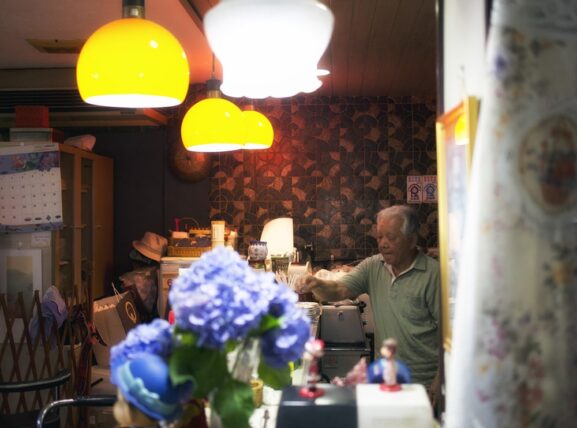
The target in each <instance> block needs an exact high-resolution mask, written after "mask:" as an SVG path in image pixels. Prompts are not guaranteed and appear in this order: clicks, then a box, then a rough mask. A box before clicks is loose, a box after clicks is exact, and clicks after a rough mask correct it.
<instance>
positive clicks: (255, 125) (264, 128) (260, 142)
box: [242, 105, 274, 150]
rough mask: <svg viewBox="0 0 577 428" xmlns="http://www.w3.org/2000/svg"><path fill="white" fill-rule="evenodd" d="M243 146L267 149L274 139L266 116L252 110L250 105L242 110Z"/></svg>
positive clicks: (251, 148)
mask: <svg viewBox="0 0 577 428" xmlns="http://www.w3.org/2000/svg"><path fill="white" fill-rule="evenodd" d="M242 118H243V128H244V148H245V149H249V150H260V149H268V148H270V146H272V143H273V140H274V130H273V127H272V125H271V123H270V121H269V120H268V118H267V117H266V116H265V115H264V114H262V113H259V112H258V111H255V110H254V107H253V106H252V105H249V106H248V107H246V109H245V110H244V111H243V112H242Z"/></svg>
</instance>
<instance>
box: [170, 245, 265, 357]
mask: <svg viewBox="0 0 577 428" xmlns="http://www.w3.org/2000/svg"><path fill="white" fill-rule="evenodd" d="M274 284H275V283H274V275H273V274H270V273H269V274H263V273H257V272H255V271H254V270H253V269H252V268H251V267H250V266H248V264H247V262H246V261H244V260H242V259H241V258H240V256H239V255H238V253H236V252H235V251H231V250H230V249H227V248H224V247H217V248H216V249H214V250H212V251H210V252H207V253H204V254H203V255H202V257H201V259H200V260H199V261H198V262H196V263H193V264H192V265H191V267H190V268H188V269H186V270H185V271H184V272H182V273H181V274H180V275H179V277H178V278H177V279H176V280H175V281H174V282H173V283H172V286H171V289H170V293H169V300H170V304H171V306H172V309H173V311H174V316H175V322H176V325H177V326H178V327H179V328H181V329H185V330H189V331H192V332H193V333H195V334H196V336H197V338H198V342H197V344H198V346H199V347H206V348H210V349H223V347H224V345H225V344H226V343H227V342H228V341H238V340H241V339H243V338H245V337H246V336H247V335H248V334H249V332H250V331H251V330H253V329H256V328H257V327H258V326H259V324H260V321H261V318H262V317H263V316H264V314H266V313H267V311H268V308H269V302H270V299H271V297H272V291H271V290H272V286H273V285H274Z"/></svg>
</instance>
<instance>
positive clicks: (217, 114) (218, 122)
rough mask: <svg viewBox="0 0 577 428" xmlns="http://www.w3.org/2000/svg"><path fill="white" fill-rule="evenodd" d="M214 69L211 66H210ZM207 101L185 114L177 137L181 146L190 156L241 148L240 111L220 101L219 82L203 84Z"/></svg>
mask: <svg viewBox="0 0 577 428" xmlns="http://www.w3.org/2000/svg"><path fill="white" fill-rule="evenodd" d="M213 67H214V65H213ZM206 84H207V89H208V91H207V95H208V98H206V99H204V100H202V101H199V102H197V103H196V104H195V105H193V106H192V107H191V108H190V110H188V111H187V112H186V115H185V116H184V119H183V120H182V126H181V128H180V133H181V136H182V143H183V144H184V147H186V149H187V150H190V151H192V152H227V151H231V150H238V149H241V148H242V147H243V142H244V141H243V137H244V132H243V129H242V127H243V120H242V116H241V114H242V112H241V110H240V109H239V108H238V107H237V106H236V105H235V104H233V103H231V102H230V101H228V100H225V99H223V98H220V90H219V88H220V80H216V79H214V78H213V79H210V80H208V81H207V82H206Z"/></svg>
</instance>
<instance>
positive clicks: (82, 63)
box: [76, 0, 189, 108]
mask: <svg viewBox="0 0 577 428" xmlns="http://www.w3.org/2000/svg"><path fill="white" fill-rule="evenodd" d="M123 17H124V18H123V19H119V20H116V21H113V22H110V23H108V24H106V25H104V26H102V27H100V28H99V29H98V30H96V32H94V34H92V36H90V38H89V39H88V40H87V41H86V43H85V44H84V46H83V48H82V50H81V52H80V56H79V57H78V63H77V66H76V81H77V84H78V90H79V92H80V96H81V97H82V99H83V100H84V101H85V102H87V103H89V104H95V105H99V106H111V107H131V108H138V107H141V108H144V107H168V106H174V105H178V104H180V103H182V101H184V98H185V97H186V93H187V91H188V85H189V66H188V60H187V58H186V54H185V52H184V49H183V48H182V46H181V45H180V43H179V42H178V40H177V39H176V38H175V37H174V36H173V35H172V34H171V33H170V32H169V31H168V30H166V29H165V28H164V27H162V26H160V25H158V24H156V23H154V22H152V21H149V20H146V19H144V0H123Z"/></svg>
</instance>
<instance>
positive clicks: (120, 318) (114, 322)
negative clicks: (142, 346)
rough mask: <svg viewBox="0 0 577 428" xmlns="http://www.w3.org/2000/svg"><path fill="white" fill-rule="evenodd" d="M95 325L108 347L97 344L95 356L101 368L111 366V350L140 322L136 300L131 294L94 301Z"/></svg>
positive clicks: (95, 345) (125, 293) (94, 348)
mask: <svg viewBox="0 0 577 428" xmlns="http://www.w3.org/2000/svg"><path fill="white" fill-rule="evenodd" d="M93 318H94V325H95V327H96V329H97V330H98V333H99V334H100V337H101V338H102V340H103V341H104V343H105V344H106V345H102V344H100V343H98V342H97V343H95V344H94V347H93V350H94V356H95V358H96V361H97V363H98V365H99V366H101V367H109V366H110V348H112V346H114V345H116V344H117V343H119V342H120V341H122V340H123V339H124V338H125V337H126V333H128V332H129V331H130V329H132V328H133V327H134V326H136V325H137V324H138V323H139V322H140V316H139V315H138V312H137V310H136V305H135V304H134V299H133V297H132V295H131V294H130V293H129V292H124V293H122V294H119V295H116V296H111V297H105V298H104V299H99V300H95V301H94V315H93Z"/></svg>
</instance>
